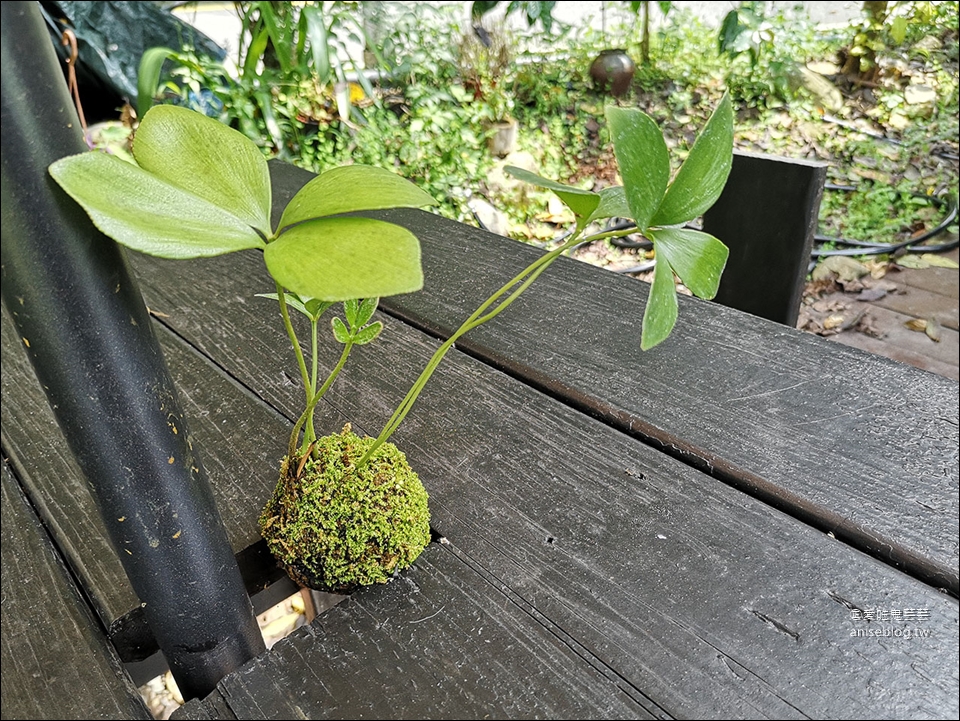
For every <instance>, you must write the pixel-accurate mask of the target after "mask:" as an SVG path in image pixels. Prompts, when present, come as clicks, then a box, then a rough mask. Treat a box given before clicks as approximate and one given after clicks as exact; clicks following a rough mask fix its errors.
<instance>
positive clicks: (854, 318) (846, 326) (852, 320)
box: [840, 308, 867, 331]
mask: <svg viewBox="0 0 960 721" xmlns="http://www.w3.org/2000/svg"><path fill="white" fill-rule="evenodd" d="M866 313H867V310H866V308H861V309H860V310H859V311H857V312H856V313H854V314H853V315H851V316H849V317H848V318H847V319H846V320H844V321H843V323H841V324H840V330H842V331H843V330H850V329H851V328H853V327H854V326H855V325H858V324H859V323H860V321H861V320H862V319H863V316H865V315H866Z"/></svg>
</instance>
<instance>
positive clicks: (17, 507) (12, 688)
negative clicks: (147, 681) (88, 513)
mask: <svg viewBox="0 0 960 721" xmlns="http://www.w3.org/2000/svg"><path fill="white" fill-rule="evenodd" d="M2 485H3V506H2V516H3V532H2V535H3V539H2V544H0V547H2V553H3V581H2V584H3V592H2V598H3V614H2V616H0V626H2V629H3V632H2V638H3V643H2V663H3V674H2V675H0V693H2V696H3V718H5V719H23V718H58V719H101V718H102V719H108V718H116V719H123V718H131V719H132V718H136V719H149V718H152V717H151V716H150V713H149V712H148V711H147V708H146V706H145V705H144V703H143V701H142V700H141V698H140V694H139V693H138V692H137V689H136V688H135V687H134V685H133V683H132V682H131V681H130V677H129V676H128V675H127V673H126V671H124V670H123V667H122V666H121V664H120V660H119V658H118V657H117V655H116V652H115V651H114V650H113V647H112V646H111V645H110V643H109V641H108V640H107V638H106V636H105V634H104V632H103V629H102V627H101V626H100V625H99V623H98V622H97V620H96V619H95V617H94V615H93V613H92V612H91V610H90V608H89V607H88V606H87V605H86V602H85V601H84V599H83V597H82V596H81V595H80V593H79V592H78V591H77V588H76V586H75V585H74V582H73V579H72V578H71V577H70V575H69V573H68V571H67V569H66V567H65V566H64V564H63V561H62V560H61V559H60V557H59V555H58V554H57V551H56V549H55V547H54V546H53V544H52V543H51V540H50V537H49V536H48V535H47V533H46V532H45V531H44V529H43V528H42V526H41V525H40V521H39V519H38V518H37V516H36V514H35V512H34V509H33V508H32V507H31V505H30V504H29V503H28V502H27V499H26V498H25V497H24V495H23V493H22V491H21V490H20V488H19V486H18V485H17V481H16V480H15V478H14V477H13V474H12V473H11V471H10V468H9V467H8V465H7V463H6V462H4V463H3V468H2Z"/></svg>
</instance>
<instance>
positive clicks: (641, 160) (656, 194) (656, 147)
mask: <svg viewBox="0 0 960 721" xmlns="http://www.w3.org/2000/svg"><path fill="white" fill-rule="evenodd" d="M606 114H607V123H608V124H609V126H610V133H611V135H612V136H613V150H614V152H615V153H616V156H617V164H618V165H619V166H620V175H621V176H622V177H623V186H624V193H625V196H626V202H627V205H628V206H629V208H630V215H631V217H632V218H633V219H634V220H635V221H636V222H637V227H638V228H640V231H641V232H643V231H645V230H646V229H647V228H648V227H649V226H650V220H651V218H653V215H654V213H656V211H657V208H658V207H659V206H660V201H661V200H663V193H664V191H665V190H666V189H667V181H668V180H669V179H670V155H669V153H668V152H667V144H666V143H665V142H664V141H663V135H662V134H661V133H660V129H659V128H658V127H657V124H656V123H655V122H654V121H653V118H651V117H650V116H649V115H647V114H646V113H643V112H641V111H639V110H634V109H632V108H617V107H613V106H610V107H608V108H607V110H606Z"/></svg>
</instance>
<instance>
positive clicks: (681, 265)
mask: <svg viewBox="0 0 960 721" xmlns="http://www.w3.org/2000/svg"><path fill="white" fill-rule="evenodd" d="M647 232H648V235H649V236H650V239H651V240H652V241H653V247H654V249H655V250H656V252H657V262H658V263H659V262H660V260H661V259H663V258H666V260H667V262H668V263H669V264H670V267H671V268H673V271H674V272H675V273H676V274H677V275H678V276H680V280H682V281H683V284H684V285H685V286H687V288H689V289H690V291H691V292H692V293H693V294H694V295H695V296H697V297H699V298H706V299H707V300H709V299H710V298H713V297H714V296H715V295H716V294H717V288H718V287H719V286H720V274H721V273H723V267H724V266H725V265H726V264H727V257H728V256H729V255H730V251H729V250H728V249H727V246H725V245H724V244H723V243H721V242H720V241H719V240H717V239H716V238H714V237H713V236H712V235H709V234H708V233H702V232H700V231H699V230H687V229H686V228H659V229H657V230H649V231H647Z"/></svg>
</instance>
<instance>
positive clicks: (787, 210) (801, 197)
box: [703, 153, 827, 326]
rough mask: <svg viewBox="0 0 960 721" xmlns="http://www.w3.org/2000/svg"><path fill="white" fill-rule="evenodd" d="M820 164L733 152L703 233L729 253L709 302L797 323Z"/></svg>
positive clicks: (822, 175) (822, 170)
mask: <svg viewBox="0 0 960 721" xmlns="http://www.w3.org/2000/svg"><path fill="white" fill-rule="evenodd" d="M826 177H827V166H826V165H824V164H823V163H812V162H808V161H804V160H791V159H788V158H775V157H771V156H768V155H752V154H750V153H735V154H734V156H733V168H732V169H731V171H730V177H729V178H728V179H727V185H726V187H725V188H724V189H723V193H722V194H721V195H720V198H719V199H718V200H717V202H716V204H715V205H714V206H713V207H712V208H710V210H708V211H707V212H706V213H704V216H703V229H704V230H705V231H706V232H707V233H710V234H712V235H715V236H716V237H717V238H719V239H720V240H722V241H723V242H724V243H726V244H727V246H728V247H729V248H730V260H729V261H728V262H727V268H726V270H724V272H723V277H722V278H721V280H720V290H719V291H718V292H717V297H716V298H715V300H716V301H717V302H718V303H722V304H723V305H725V306H728V307H730V308H736V309H738V310H743V311H746V312H747V313H752V314H753V315H757V316H760V317H761V318H768V319H770V320H774V321H777V322H778V323H785V324H786V325H789V326H795V325H796V324H797V315H798V314H799V312H800V301H801V299H802V295H803V282H804V278H805V277H806V275H807V266H808V265H809V263H810V251H811V250H812V249H813V236H814V235H815V234H816V232H817V215H818V213H819V212H820V200H821V198H822V197H823V183H824V181H825V180H826Z"/></svg>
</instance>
